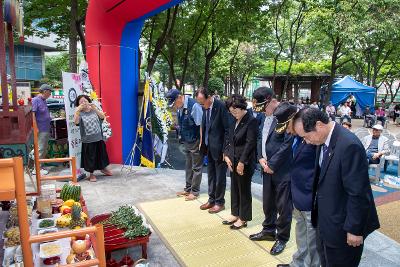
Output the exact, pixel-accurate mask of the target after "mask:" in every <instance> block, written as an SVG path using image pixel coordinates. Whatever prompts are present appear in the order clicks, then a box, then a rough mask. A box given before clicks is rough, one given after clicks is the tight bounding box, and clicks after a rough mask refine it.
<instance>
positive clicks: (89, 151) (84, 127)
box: [74, 95, 112, 182]
mask: <svg viewBox="0 0 400 267" xmlns="http://www.w3.org/2000/svg"><path fill="white" fill-rule="evenodd" d="M75 106H76V110H75V114H74V122H75V124H76V125H79V128H80V132H81V140H82V153H81V154H82V155H81V167H82V168H84V169H85V171H87V172H89V173H90V176H89V180H90V181H91V182H96V176H94V174H93V172H94V171H95V170H100V171H101V172H102V173H103V174H105V175H107V176H111V175H112V173H111V171H109V170H108V169H107V166H108V165H109V164H110V162H109V160H108V154H107V150H106V144H105V143H104V141H103V132H102V129H101V121H102V120H104V118H105V116H104V113H103V112H101V111H100V110H98V109H97V108H96V105H94V104H93V103H92V100H91V99H90V98H89V97H88V96H87V95H80V96H78V97H77V99H76V102H75Z"/></svg>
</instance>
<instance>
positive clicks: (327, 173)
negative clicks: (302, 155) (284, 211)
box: [312, 124, 380, 248]
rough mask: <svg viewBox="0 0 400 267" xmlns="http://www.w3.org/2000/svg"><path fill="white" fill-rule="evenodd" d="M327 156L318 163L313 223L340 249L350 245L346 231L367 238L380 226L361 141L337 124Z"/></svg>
mask: <svg viewBox="0 0 400 267" xmlns="http://www.w3.org/2000/svg"><path fill="white" fill-rule="evenodd" d="M317 149H318V150H317V151H318V152H319V153H317V159H316V161H317V162H318V159H319V154H320V153H321V149H319V148H317ZM326 157H327V159H324V161H323V163H322V166H321V167H319V164H317V172H316V177H315V179H314V186H313V187H314V188H313V200H314V204H313V210H312V222H313V225H314V226H316V225H317V224H318V226H319V231H320V234H321V238H322V240H323V241H324V243H325V244H326V245H327V246H329V247H334V248H338V247H343V246H346V245H347V233H351V234H353V235H358V236H363V237H364V238H365V237H367V236H368V235H369V234H370V233H371V232H373V231H374V230H376V229H378V228H379V227H380V226H379V220H378V215H377V212H376V208H375V202H374V198H373V196H372V190H371V186H370V182H369V175H368V161H367V157H366V154H365V149H364V147H363V145H362V144H361V142H360V140H359V139H358V138H357V137H356V136H355V135H354V134H353V133H351V132H350V131H348V130H346V129H344V128H343V127H342V126H340V125H338V124H335V128H334V130H333V132H332V136H331V140H330V143H329V147H328V152H327V155H326Z"/></svg>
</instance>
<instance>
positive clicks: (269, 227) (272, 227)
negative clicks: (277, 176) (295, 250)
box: [262, 173, 293, 242]
mask: <svg viewBox="0 0 400 267" xmlns="http://www.w3.org/2000/svg"><path fill="white" fill-rule="evenodd" d="M263 210H264V216H265V220H264V222H263V224H262V225H263V232H264V233H268V234H275V233H276V236H277V239H278V240H280V241H284V242H287V241H288V240H289V238H290V228H291V224H292V212H293V204H292V194H291V190H290V181H284V182H277V181H274V180H273V179H272V175H270V174H267V173H263ZM278 214H279V216H278Z"/></svg>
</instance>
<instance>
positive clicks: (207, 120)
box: [204, 108, 210, 146]
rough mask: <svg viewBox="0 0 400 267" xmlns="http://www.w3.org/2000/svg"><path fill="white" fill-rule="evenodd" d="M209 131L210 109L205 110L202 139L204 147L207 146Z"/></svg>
mask: <svg viewBox="0 0 400 267" xmlns="http://www.w3.org/2000/svg"><path fill="white" fill-rule="evenodd" d="M209 130H210V109H209V108H208V109H206V134H205V137H204V141H205V144H206V146H208V131H209Z"/></svg>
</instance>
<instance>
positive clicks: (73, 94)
mask: <svg viewBox="0 0 400 267" xmlns="http://www.w3.org/2000/svg"><path fill="white" fill-rule="evenodd" d="M62 78H63V90H64V104H65V114H66V118H67V129H68V145H69V156H70V157H76V165H77V166H76V168H77V170H79V169H80V166H81V148H82V142H81V133H80V129H79V126H76V125H75V123H74V113H75V100H76V98H77V97H78V96H79V95H81V94H82V83H81V76H80V75H79V74H76V73H69V72H63V73H62Z"/></svg>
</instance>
